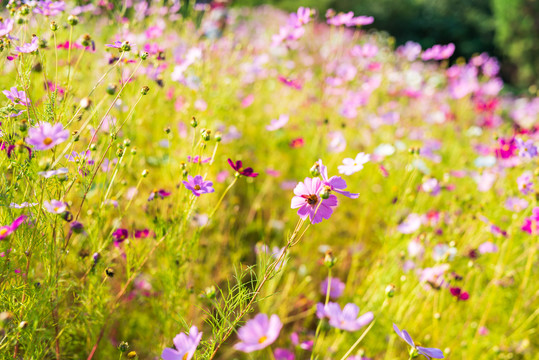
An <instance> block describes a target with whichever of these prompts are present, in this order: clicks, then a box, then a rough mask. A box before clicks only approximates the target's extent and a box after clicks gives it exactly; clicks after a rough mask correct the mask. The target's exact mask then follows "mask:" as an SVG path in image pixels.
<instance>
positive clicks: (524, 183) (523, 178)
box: [517, 171, 533, 195]
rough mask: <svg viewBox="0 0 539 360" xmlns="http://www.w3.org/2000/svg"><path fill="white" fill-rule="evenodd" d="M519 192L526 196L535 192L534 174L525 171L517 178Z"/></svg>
mask: <svg viewBox="0 0 539 360" xmlns="http://www.w3.org/2000/svg"><path fill="white" fill-rule="evenodd" d="M517 185H518V190H520V192H521V193H522V194H524V195H527V194H531V193H532V192H533V174H532V172H531V171H525V172H523V173H522V175H520V176H519V177H518V178H517Z"/></svg>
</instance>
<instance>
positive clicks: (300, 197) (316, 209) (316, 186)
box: [291, 178, 338, 224]
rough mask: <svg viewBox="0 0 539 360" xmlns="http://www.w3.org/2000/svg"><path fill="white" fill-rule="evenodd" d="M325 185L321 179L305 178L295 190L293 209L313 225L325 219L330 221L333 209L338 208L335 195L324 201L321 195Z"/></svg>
mask: <svg viewBox="0 0 539 360" xmlns="http://www.w3.org/2000/svg"><path fill="white" fill-rule="evenodd" d="M323 188H324V185H323V184H322V181H321V180H320V179H319V178H305V181H304V182H300V183H299V184H297V185H296V187H295V188H294V194H295V195H296V196H294V197H293V198H292V205H291V207H292V209H298V215H299V217H300V218H302V219H303V220H305V219H306V218H307V217H309V219H310V220H311V223H313V224H317V223H319V222H321V221H322V220H323V219H326V220H327V219H329V218H330V217H331V214H332V213H333V209H334V208H335V207H337V204H338V200H337V197H336V196H335V195H333V194H330V195H329V197H328V198H327V199H322V198H321V197H320V193H321V191H322V189H323Z"/></svg>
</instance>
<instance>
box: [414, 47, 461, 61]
mask: <svg viewBox="0 0 539 360" xmlns="http://www.w3.org/2000/svg"><path fill="white" fill-rule="evenodd" d="M454 52H455V44H453V43H450V44H447V45H434V46H433V47H431V48H430V49H427V50H425V51H424V52H423V55H421V58H422V59H423V60H424V61H427V60H443V59H448V58H450V57H451V55H453V53H454Z"/></svg>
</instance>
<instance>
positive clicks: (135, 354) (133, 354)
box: [127, 351, 137, 359]
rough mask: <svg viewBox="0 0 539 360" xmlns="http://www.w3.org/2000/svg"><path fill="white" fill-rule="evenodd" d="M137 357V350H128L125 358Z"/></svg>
mask: <svg viewBox="0 0 539 360" xmlns="http://www.w3.org/2000/svg"><path fill="white" fill-rule="evenodd" d="M136 357H137V352H136V351H130V352H129V353H128V354H127V358H128V359H135V358H136Z"/></svg>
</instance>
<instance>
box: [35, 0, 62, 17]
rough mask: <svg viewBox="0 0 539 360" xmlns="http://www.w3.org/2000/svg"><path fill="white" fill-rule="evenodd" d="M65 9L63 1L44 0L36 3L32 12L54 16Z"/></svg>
mask: <svg viewBox="0 0 539 360" xmlns="http://www.w3.org/2000/svg"><path fill="white" fill-rule="evenodd" d="M64 10H65V3H64V2H63V1H51V0H45V1H40V2H38V3H37V6H36V8H35V9H34V13H36V14H41V15H43V16H56V15H59V14H61V13H62V11H64Z"/></svg>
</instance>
